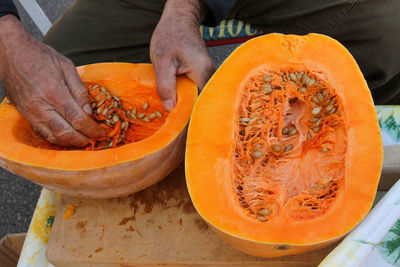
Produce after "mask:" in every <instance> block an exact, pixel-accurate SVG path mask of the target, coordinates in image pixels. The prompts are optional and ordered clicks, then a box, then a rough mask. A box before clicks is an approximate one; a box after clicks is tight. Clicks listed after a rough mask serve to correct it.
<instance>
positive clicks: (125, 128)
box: [124, 121, 129, 131]
mask: <svg viewBox="0 0 400 267" xmlns="http://www.w3.org/2000/svg"><path fill="white" fill-rule="evenodd" d="M128 127H129V122H127V121H126V122H125V125H124V130H125V131H127V130H128Z"/></svg>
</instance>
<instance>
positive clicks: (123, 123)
mask: <svg viewBox="0 0 400 267" xmlns="http://www.w3.org/2000/svg"><path fill="white" fill-rule="evenodd" d="M121 129H125V122H124V121H123V122H122V123H121Z"/></svg>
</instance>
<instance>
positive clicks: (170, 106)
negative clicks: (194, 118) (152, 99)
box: [162, 99, 174, 112]
mask: <svg viewBox="0 0 400 267" xmlns="http://www.w3.org/2000/svg"><path fill="white" fill-rule="evenodd" d="M162 104H163V106H164V108H165V110H166V111H168V112H170V111H171V110H172V109H173V108H174V102H172V100H171V99H168V100H165V101H163V102H162Z"/></svg>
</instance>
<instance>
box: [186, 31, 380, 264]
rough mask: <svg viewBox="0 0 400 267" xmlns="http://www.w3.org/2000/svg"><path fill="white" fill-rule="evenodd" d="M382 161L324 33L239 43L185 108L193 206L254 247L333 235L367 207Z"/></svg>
mask: <svg viewBox="0 0 400 267" xmlns="http://www.w3.org/2000/svg"><path fill="white" fill-rule="evenodd" d="M205 125H207V127H206V128H204V126H205ZM381 165H382V142H381V137H380V131H379V126H378V122H377V118H376V113H375V109H374V106H373V101H372V98H371V94H370V92H369V90H368V87H367V85H366V82H365V80H364V78H363V76H362V74H361V72H360V70H359V68H358V66H357V64H356V62H355V61H354V59H353V58H352V56H351V55H350V54H349V52H348V51H347V50H346V49H345V48H344V47H343V46H342V45H341V44H340V43H338V42H337V41H335V40H333V39H331V38H329V37H327V36H323V35H319V34H309V35H307V36H295V35H281V34H270V35H265V36H262V37H258V38H255V39H252V40H250V41H248V42H246V43H245V44H243V45H242V46H240V47H239V48H237V49H236V50H235V51H234V52H233V53H232V55H231V56H230V57H229V58H228V59H227V60H226V61H225V62H224V63H223V64H222V66H221V67H220V68H219V69H218V70H217V72H216V73H215V74H214V76H213V77H212V78H211V79H210V81H209V82H208V83H207V85H206V87H205V89H204V90H203V92H202V94H201V95H200V97H199V99H198V101H197V103H196V105H195V108H194V110H193V114H192V117H191V123H190V126H189V133H188V140H187V148H186V179H187V184H188V189H189V193H190V195H191V198H192V201H193V203H194V206H195V207H196V209H197V211H198V212H199V213H200V215H201V216H202V217H203V218H204V219H205V220H206V221H207V222H208V223H209V224H210V225H211V227H212V228H213V229H214V230H216V232H217V233H218V234H219V235H220V236H221V237H222V238H223V239H224V240H225V241H227V242H228V243H229V244H231V245H232V246H233V247H235V248H238V249H240V250H242V251H244V252H246V253H249V254H252V255H257V256H264V257H278V256H283V255H289V254H296V253H302V252H306V251H309V250H313V249H317V248H320V247H323V246H326V245H328V244H330V243H332V242H334V241H335V240H338V239H339V238H340V237H342V236H343V235H345V234H346V233H347V232H349V231H350V230H351V229H352V228H353V227H354V226H356V225H357V223H359V222H360V220H361V219H362V218H363V217H364V216H365V215H366V214H367V213H368V211H369V209H370V207H371V205H372V202H373V200H374V197H375V193H376V189H377V185H378V181H379V176H380V171H381ZM210 192H212V196H211V197H210Z"/></svg>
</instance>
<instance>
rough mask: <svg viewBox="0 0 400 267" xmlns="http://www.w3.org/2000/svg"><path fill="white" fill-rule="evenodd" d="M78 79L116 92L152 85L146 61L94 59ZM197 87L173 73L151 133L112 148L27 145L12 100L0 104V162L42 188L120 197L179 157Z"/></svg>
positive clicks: (171, 165)
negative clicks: (169, 95)
mask: <svg viewBox="0 0 400 267" xmlns="http://www.w3.org/2000/svg"><path fill="white" fill-rule="evenodd" d="M77 69H78V73H79V75H80V76H81V79H82V81H83V82H92V81H93V82H94V81H98V80H101V81H102V83H106V84H107V85H108V86H109V87H110V90H112V91H113V93H114V94H115V95H116V96H119V97H121V98H122V99H123V98H124V97H129V90H132V89H133V88H134V87H133V88H132V85H134V84H136V83H140V84H144V85H147V86H153V87H154V88H155V74H154V71H153V67H152V66H151V64H130V63H98V64H92V65H86V66H81V67H78V68H77ZM196 97H197V87H196V86H195V84H194V83H193V82H192V81H190V80H189V79H188V78H187V77H183V76H182V77H178V78H177V105H176V107H175V108H174V109H173V110H172V111H171V112H170V113H169V115H168V118H167V120H166V122H165V123H164V124H163V125H162V126H161V128H160V129H159V130H158V131H157V132H156V133H154V134H153V135H152V136H150V137H148V138H146V139H143V140H141V141H139V142H135V143H130V144H126V145H123V146H120V147H117V148H115V149H105V150H100V151H84V150H50V149H41V148H37V147H33V146H31V145H29V133H27V134H26V135H27V136H25V137H24V138H25V139H26V140H22V138H20V137H16V136H17V135H18V133H21V132H22V131H26V129H29V131H31V129H30V126H29V125H28V123H27V122H26V121H25V120H24V119H23V118H22V117H21V116H20V115H19V113H18V112H17V110H16V109H15V107H14V106H13V105H10V104H7V103H5V101H3V103H2V104H0V125H1V126H0V127H1V131H0V166H1V167H3V168H5V169H7V170H9V171H11V172H13V173H15V174H18V175H20V176H22V177H25V178H27V179H29V180H32V181H33V182H36V183H38V184H40V185H42V186H44V187H46V188H49V189H51V190H54V191H57V192H59V193H62V194H67V195H71V196H77V197H85V198H110V197H118V196H125V195H129V194H131V193H134V192H137V191H139V190H142V189H144V188H146V187H148V186H150V185H152V184H154V183H156V182H159V181H160V180H161V179H163V178H164V177H166V176H167V175H168V174H169V173H170V172H171V171H172V170H173V169H175V168H176V167H177V166H178V165H179V163H180V162H181V161H182V160H183V155H184V144H185V137H186V129H187V123H188V119H189V117H190V113H191V111H192V107H193V105H194V102H195V99H196Z"/></svg>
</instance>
